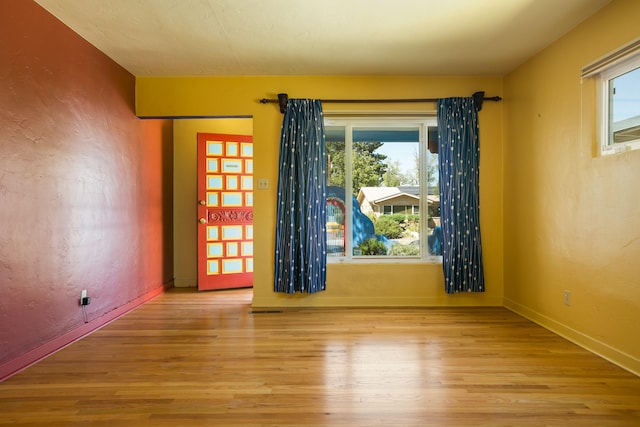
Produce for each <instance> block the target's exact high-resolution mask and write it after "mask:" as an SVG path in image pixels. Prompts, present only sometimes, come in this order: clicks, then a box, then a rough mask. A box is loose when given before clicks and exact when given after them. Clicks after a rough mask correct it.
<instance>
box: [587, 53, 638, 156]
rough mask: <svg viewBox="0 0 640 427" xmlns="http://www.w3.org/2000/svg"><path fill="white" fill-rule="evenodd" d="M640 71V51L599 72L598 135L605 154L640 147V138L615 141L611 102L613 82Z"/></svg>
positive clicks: (597, 97) (597, 98)
mask: <svg viewBox="0 0 640 427" xmlns="http://www.w3.org/2000/svg"><path fill="white" fill-rule="evenodd" d="M633 71H636V72H638V73H640V52H638V53H636V54H634V55H633V56H631V57H629V58H627V59H625V60H624V61H621V62H619V63H615V64H613V65H610V66H607V67H604V68H603V69H601V70H599V72H598V74H597V83H596V85H597V96H596V102H597V120H596V126H597V135H598V141H599V146H600V150H599V151H600V154H601V155H603V156H606V155H610V154H616V153H621V152H625V151H630V150H638V149H640V139H635V140H631V141H625V142H617V143H616V142H613V130H612V129H611V127H612V124H613V120H612V117H611V104H612V102H613V93H612V91H611V82H612V81H613V80H614V79H616V78H618V77H620V76H622V75H624V74H627V73H629V72H633Z"/></svg>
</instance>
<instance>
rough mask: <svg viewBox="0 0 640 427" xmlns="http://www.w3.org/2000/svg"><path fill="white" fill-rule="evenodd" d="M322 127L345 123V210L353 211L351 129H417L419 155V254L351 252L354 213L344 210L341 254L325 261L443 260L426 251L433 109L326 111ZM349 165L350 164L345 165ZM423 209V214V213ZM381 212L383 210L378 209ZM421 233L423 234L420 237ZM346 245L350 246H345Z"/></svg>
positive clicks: (405, 261) (408, 261) (435, 121)
mask: <svg viewBox="0 0 640 427" xmlns="http://www.w3.org/2000/svg"><path fill="white" fill-rule="evenodd" d="M324 125H325V127H327V126H344V130H345V160H344V163H345V171H344V174H345V200H344V205H345V206H344V207H345V212H352V211H353V200H352V198H351V197H348V196H347V194H350V190H348V189H350V188H351V182H352V176H353V174H352V169H351V165H352V164H353V158H352V152H353V149H352V146H353V132H354V129H360V128H388V129H394V128H395V129H398V128H410V129H416V128H417V129H418V135H419V136H418V156H419V171H418V180H419V183H420V203H419V205H418V206H419V210H420V212H421V213H419V215H420V236H421V237H420V255H418V256H393V255H354V254H353V250H352V247H353V238H352V232H351V230H352V229H353V217H352V215H351V214H349V215H346V214H345V225H344V237H345V251H344V255H343V256H331V257H327V263H328V264H380V263H383V264H415V263H423V264H434V263H441V262H442V255H432V254H430V253H429V248H428V239H427V235H428V217H429V209H428V197H427V195H428V191H429V186H428V183H427V182H425V181H426V179H427V176H426V175H427V174H426V173H424V171H426V168H427V165H428V164H427V156H428V155H430V154H428V152H429V150H428V148H427V137H428V129H429V128H430V127H436V126H437V117H436V114H435V113H429V114H424V115H422V114H420V115H409V116H399V115H396V114H393V113H390V114H389V115H386V114H380V113H379V112H378V113H374V114H363V113H359V114H355V115H350V114H335V115H332V114H330V113H325V120H324ZM347 165H349V167H346V166H347ZM422 213H424V215H423V214H422ZM381 214H383V213H381ZM422 236H424V237H422ZM347 248H349V249H347Z"/></svg>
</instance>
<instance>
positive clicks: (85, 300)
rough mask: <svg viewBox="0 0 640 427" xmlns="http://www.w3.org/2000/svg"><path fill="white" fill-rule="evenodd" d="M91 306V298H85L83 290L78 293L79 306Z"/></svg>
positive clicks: (85, 291)
mask: <svg viewBox="0 0 640 427" xmlns="http://www.w3.org/2000/svg"><path fill="white" fill-rule="evenodd" d="M89 304H91V298H89V297H88V296H87V290H86V289H83V290H82V292H81V293H80V305H89Z"/></svg>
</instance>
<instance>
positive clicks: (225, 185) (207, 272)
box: [198, 133, 253, 291]
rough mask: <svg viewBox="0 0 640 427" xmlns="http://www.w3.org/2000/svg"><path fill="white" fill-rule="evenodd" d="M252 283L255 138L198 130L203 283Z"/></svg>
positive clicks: (218, 286)
mask: <svg viewBox="0 0 640 427" xmlns="http://www.w3.org/2000/svg"><path fill="white" fill-rule="evenodd" d="M250 286H253V139H252V137H251V136H246V135H225V134H214V133H198V289H199V290H201V291H202V290H212V289H229V288H242V287H250Z"/></svg>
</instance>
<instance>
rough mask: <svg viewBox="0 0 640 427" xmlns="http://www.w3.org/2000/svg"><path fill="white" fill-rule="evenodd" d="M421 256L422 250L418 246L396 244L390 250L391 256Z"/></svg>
mask: <svg viewBox="0 0 640 427" xmlns="http://www.w3.org/2000/svg"><path fill="white" fill-rule="evenodd" d="M419 254H420V248H419V247H418V246H416V245H401V244H399V243H396V244H395V245H393V246H392V247H391V249H390V250H389V255H391V256H416V255H419Z"/></svg>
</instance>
